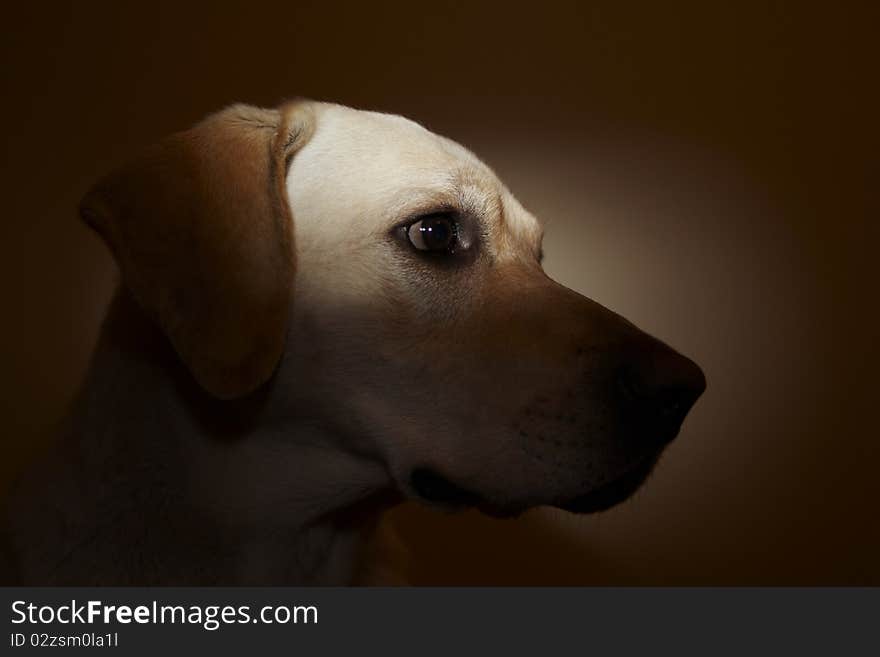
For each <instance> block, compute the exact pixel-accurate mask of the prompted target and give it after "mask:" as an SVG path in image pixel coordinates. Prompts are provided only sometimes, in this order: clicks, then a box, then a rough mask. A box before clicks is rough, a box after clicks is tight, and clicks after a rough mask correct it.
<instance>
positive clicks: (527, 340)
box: [10, 100, 705, 585]
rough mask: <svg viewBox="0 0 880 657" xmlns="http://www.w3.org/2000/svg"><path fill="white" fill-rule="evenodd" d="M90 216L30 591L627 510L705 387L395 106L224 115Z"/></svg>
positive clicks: (311, 561) (332, 577)
mask: <svg viewBox="0 0 880 657" xmlns="http://www.w3.org/2000/svg"><path fill="white" fill-rule="evenodd" d="M80 215H81V217H82V219H83V220H84V221H85V223H86V224H87V225H88V226H90V227H91V228H92V229H93V230H95V231H96V232H97V234H98V235H99V236H100V237H101V239H102V240H103V241H104V242H105V243H106V244H107V246H108V247H109V249H110V250H111V252H112V254H113V256H114V258H115V260H116V262H117V264H118V266H119V270H120V273H121V285H120V289H119V291H118V293H117V295H116V297H115V299H114V300H113V302H112V304H111V307H110V309H109V311H108V315H107V319H106V320H105V323H104V326H103V328H102V331H101V335H100V338H99V341H98V345H97V347H96V350H95V353H94V356H93V359H92V362H91V365H90V368H89V372H88V374H87V377H86V380H85V383H84V385H83V387H82V389H81V392H80V393H79V396H78V399H77V401H76V403H75V404H74V408H73V410H72V412H71V414H70V417H69V419H68V422H67V424H66V426H65V430H64V431H63V432H62V434H63V435H62V438H61V440H60V441H59V444H58V445H57V447H55V448H54V450H53V452H52V454H51V456H47V457H46V458H44V459H43V460H41V461H39V462H38V463H36V464H35V465H34V466H33V467H32V468H31V469H30V470H29V471H28V472H27V474H26V475H25V476H24V477H22V479H21V482H20V484H19V485H18V486H17V488H16V493H15V494H14V497H13V501H12V504H11V505H10V506H11V509H12V511H11V515H12V517H11V521H10V527H11V529H10V541H11V550H12V552H13V554H14V557H15V560H16V563H17V569H18V572H19V574H20V581H21V582H22V583H26V584H55V585H69V584H81V585H98V584H112V585H168V584H176V585H184V584H186V585H192V584H296V585H312V584H348V583H352V582H354V581H357V579H358V576H359V575H358V573H359V572H360V571H361V569H362V568H364V567H366V566H368V564H364V556H363V555H364V554H365V553H367V551H366V546H367V545H368V542H369V537H370V536H371V535H372V532H373V531H374V530H375V527H376V524H377V520H378V518H379V517H380V516H381V514H382V512H383V511H384V510H385V509H387V508H389V506H391V505H394V504H396V503H397V502H399V501H401V500H403V499H414V500H419V501H422V502H424V503H427V504H429V505H434V506H436V507H438V508H443V509H461V508H471V507H475V508H478V509H480V510H482V511H483V512H485V513H488V514H491V515H495V516H514V515H516V514H518V513H521V512H522V511H524V510H525V509H528V508H531V507H535V506H539V505H552V506H556V507H560V508H562V509H566V510H568V511H571V512H575V513H592V512H598V511H603V510H605V509H608V508H610V507H612V506H614V505H615V504H618V503H619V502H622V501H623V500H625V499H626V498H627V497H629V496H630V495H631V494H632V493H633V492H634V491H635V490H636V489H637V488H638V487H639V486H640V484H641V483H642V482H643V481H644V480H645V479H646V478H647V477H648V475H649V473H650V472H651V470H652V468H653V467H654V465H655V464H656V463H657V460H658V458H659V456H660V454H661V452H662V451H663V449H664V447H665V446H666V445H667V444H668V443H669V442H670V441H671V440H672V439H673V438H674V437H675V436H676V435H677V434H678V432H679V428H680V426H681V424H682V422H683V420H684V419H685V416H686V415H687V413H688V412H689V410H690V409H691V407H692V406H693V404H694V403H695V402H696V400H697V398H698V397H699V396H700V395H701V394H702V392H703V391H704V388H705V378H704V375H703V373H702V371H701V370H700V368H699V367H698V366H697V365H696V364H695V363H694V362H692V361H691V360H689V359H687V358H685V357H684V356H682V355H680V354H678V353H677V352H675V351H673V350H672V349H671V348H670V347H668V346H666V345H665V344H663V343H661V342H660V341H658V340H656V339H654V338H652V337H650V336H648V335H647V334H645V333H643V332H641V331H640V330H639V329H638V328H636V327H635V326H634V325H633V324H631V323H630V322H628V321H626V320H625V319H623V318H621V317H620V316H618V315H616V314H614V313H613V312H611V311H609V310H607V309H606V308H604V307H602V306H600V305H599V304H598V303H596V302H594V301H591V300H589V299H587V298H585V297H583V296H581V295H579V294H577V293H575V292H573V291H572V290H569V289H567V288H565V287H563V286H562V285H560V284H558V283H556V282H554V281H553V280H551V279H550V278H549V277H548V276H547V275H546V274H545V273H544V271H543V269H542V265H541V261H542V251H541V238H542V228H541V225H540V224H539V222H538V221H537V220H536V219H535V218H534V217H533V216H532V215H531V214H530V213H529V212H528V211H527V210H525V209H524V208H523V206H522V205H521V204H520V203H519V202H518V201H517V200H516V198H514V196H513V195H512V194H511V193H510V192H509V191H508V190H507V188H506V187H505V186H504V185H503V184H502V183H501V181H499V179H498V178H497V177H496V176H495V174H494V173H493V172H492V171H491V170H490V169H489V167H488V166H486V165H485V164H483V163H482V162H481V161H480V160H479V159H477V157H476V156H475V155H473V154H472V153H471V152H469V151H468V150H466V149H465V148H464V147H462V146H460V145H459V144H457V143H455V142H453V141H450V140H449V139H446V138H444V137H440V136H438V135H436V134H433V133H431V132H429V131H428V130H426V129H425V128H423V127H421V126H420V125H418V124H417V123H414V122H412V121H410V120H408V119H405V118H402V117H399V116H394V115H389V114H380V113H374V112H366V111H359V110H354V109H351V108H347V107H343V106H340V105H334V104H328V103H321V102H312V101H307V100H299V101H295V102H291V103H287V104H285V105H283V106H281V107H280V108H278V109H261V108H256V107H251V106H246V105H234V106H232V107H228V108H226V109H224V110H222V111H220V112H218V113H216V114H213V115H211V116H209V117H208V118H206V119H205V120H203V121H202V122H201V123H199V124H197V125H196V126H195V127H193V128H191V129H189V130H187V131H184V132H181V133H178V134H175V135H172V136H170V137H168V138H166V139H165V140H163V141H161V142H160V143H158V144H157V145H155V146H153V147H151V148H149V149H147V150H146V151H145V152H144V153H142V154H141V155H140V156H139V157H137V158H136V159H135V160H134V161H132V162H131V163H129V164H127V165H126V166H123V167H121V168H119V169H118V170H116V171H114V172H113V173H111V174H110V175H108V176H107V177H106V178H104V179H103V180H101V181H99V182H98V183H97V184H96V185H95V186H94V187H93V188H92V189H91V190H90V191H89V192H88V193H87V194H86V196H85V197H84V199H83V201H82V203H81V207H80Z"/></svg>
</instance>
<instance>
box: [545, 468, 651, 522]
mask: <svg viewBox="0 0 880 657" xmlns="http://www.w3.org/2000/svg"><path fill="white" fill-rule="evenodd" d="M656 464H657V458H656V457H655V458H650V459H647V460H645V461H643V462H642V463H639V464H638V465H637V466H635V467H634V468H630V469H629V470H627V471H626V472H625V473H624V474H623V475H621V476H620V477H618V478H617V479H614V480H613V481H609V482H608V483H606V484H603V485H601V486H599V487H598V488H594V489H593V490H591V491H590V492H589V493H584V494H583V495H579V496H578V497H576V498H574V499H572V500H568V501H565V502H562V503H560V504H557V505H556V506H558V507H559V508H560V509H563V510H565V511H571V512H572V513H598V512H599V511H607V510H608V509H610V508H611V507H613V506H617V505H618V504H620V503H621V502H625V501H626V500H627V499H629V498H630V497H632V495H633V493H635V492H636V491H637V490H638V489H639V488H640V487H641V485H642V484H643V483H645V480H646V479H647V478H648V476H649V475H650V474H651V471H652V470H653V469H654V466H655V465H656Z"/></svg>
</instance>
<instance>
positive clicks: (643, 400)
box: [616, 340, 706, 435]
mask: <svg viewBox="0 0 880 657" xmlns="http://www.w3.org/2000/svg"><path fill="white" fill-rule="evenodd" d="M616 382H617V388H618V391H619V396H620V399H621V401H622V402H623V403H624V404H625V405H626V406H627V407H628V408H630V409H631V412H633V413H635V416H634V419H636V420H637V421H638V422H640V423H645V424H647V425H652V426H656V427H657V428H662V429H668V430H670V431H671V432H672V433H671V434H670V435H674V432H677V429H678V427H679V426H680V425H681V423H682V421H683V420H684V418H685V417H686V416H687V414H688V412H689V411H690V409H691V407H692V406H693V405H694V403H695V402H696V401H697V399H698V398H699V397H700V395H701V394H702V393H703V391H704V390H705V388H706V379H705V377H704V376H703V372H702V370H701V369H700V368H699V367H698V366H697V365H696V363H694V362H693V361H691V360H690V359H688V358H685V357H684V356H682V355H681V354H679V353H677V352H676V351H673V350H672V349H670V348H669V347H667V346H666V345H664V344H662V343H661V342H657V341H653V340H651V341H646V342H644V343H642V344H640V345H638V346H637V347H633V348H631V350H630V352H629V355H628V358H627V360H626V362H625V363H624V364H623V366H622V367H620V369H619V370H618V372H617V381H616Z"/></svg>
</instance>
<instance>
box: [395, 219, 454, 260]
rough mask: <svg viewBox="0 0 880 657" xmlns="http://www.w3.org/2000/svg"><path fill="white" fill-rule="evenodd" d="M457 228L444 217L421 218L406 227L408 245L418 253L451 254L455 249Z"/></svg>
mask: <svg viewBox="0 0 880 657" xmlns="http://www.w3.org/2000/svg"><path fill="white" fill-rule="evenodd" d="M457 233H458V226H457V225H456V223H455V221H454V220H453V219H452V218H450V217H447V216H444V215H435V216H431V217H423V218H422V219H419V220H418V221H415V222H413V223H411V224H410V225H409V226H407V227H406V236H407V238H408V239H409V243H410V244H412V245H413V246H414V247H415V248H417V249H418V250H419V251H432V252H434V253H451V252H452V250H453V249H454V248H455V241H456V237H457Z"/></svg>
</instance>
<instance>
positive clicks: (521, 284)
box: [280, 105, 704, 513]
mask: <svg viewBox="0 0 880 657" xmlns="http://www.w3.org/2000/svg"><path fill="white" fill-rule="evenodd" d="M314 111H315V131H314V134H313V135H312V137H311V139H310V141H309V142H308V143H307V144H306V145H305V146H304V147H303V148H302V150H301V151H300V152H298V153H297V155H296V156H295V157H294V158H293V161H292V163H291V166H290V169H289V172H288V175H287V191H288V198H289V202H290V204H291V208H292V215H293V217H294V226H295V242H296V248H297V254H298V256H297V259H298V270H297V272H296V278H295V287H296V292H295V303H294V309H293V311H292V321H291V325H290V326H291V329H290V336H289V339H288V344H289V345H294V347H293V351H292V353H293V354H294V355H295V357H294V358H293V359H292V362H291V366H289V367H287V368H284V369H282V371H281V373H280V377H281V381H280V383H281V385H282V386H284V385H285V381H284V377H285V376H287V375H288V373H289V376H291V377H294V378H299V377H302V376H303V374H304V372H307V374H306V376H305V380H307V381H309V386H308V390H309V392H310V393H311V394H310V395H309V398H308V400H307V402H308V403H307V406H309V407H310V408H312V409H317V410H315V412H316V413H320V414H321V415H322V419H323V421H325V422H329V423H332V424H333V426H334V427H337V428H338V434H339V435H345V436H356V437H357V441H358V445H357V448H358V449H362V450H365V451H367V452H368V453H373V454H375V455H376V457H377V458H381V459H382V460H383V461H384V462H385V463H386V464H387V467H388V470H389V472H390V473H391V475H392V477H393V479H394V481H395V483H396V484H397V486H398V487H399V488H400V489H401V490H403V491H404V492H405V493H407V494H409V495H410V496H414V497H418V498H422V499H427V500H429V501H432V502H437V503H441V504H449V505H470V504H475V505H478V506H480V507H481V508H483V509H484V510H487V511H489V512H493V513H510V512H516V511H519V510H522V509H524V508H526V507H529V506H533V505H538V504H555V505H560V506H563V507H564V508H570V509H572V510H581V511H590V510H597V509H602V508H605V507H607V506H610V505H611V504H613V503H615V502H617V501H619V500H620V499H623V498H624V497H626V496H627V495H628V494H630V493H631V492H633V491H634V490H635V488H636V487H637V486H638V485H639V484H640V483H641V481H642V480H643V479H644V478H645V477H646V476H647V474H648V472H649V471H650V469H651V467H652V466H653V464H654V463H655V461H656V459H657V457H658V456H659V454H660V451H661V450H662V449H663V447H664V446H665V445H666V444H667V443H668V442H669V441H670V440H671V439H672V438H673V437H674V436H675V435H676V433H677V432H678V428H679V426H680V424H681V422H682V420H683V419H684V416H685V414H686V413H687V411H688V410H689V408H690V407H691V405H692V404H693V402H694V401H695V400H696V398H697V397H698V396H699V395H700V393H701V392H702V390H703V386H704V382H703V377H702V374H701V372H700V370H699V369H698V368H697V367H696V366H695V365H694V364H693V363H691V362H690V361H688V360H687V359H685V358H683V357H682V356H679V355H678V354H676V353H674V352H673V351H671V350H670V349H668V348H667V347H665V346H664V345H662V344H660V343H659V342H657V341H655V340H653V339H651V338H649V337H648V336H646V335H645V334H643V333H641V332H640V331H639V330H638V329H636V328H635V327H634V326H633V325H631V324H630V323H628V322H626V321H625V320H624V319H622V318H620V317H618V316H616V315H615V314H613V313H611V312H610V311H608V310H606V309H605V308H603V307H601V306H599V305H598V304H596V303H594V302H592V301H590V300H589V299H586V298H584V297H582V296H580V295H578V294H576V293H574V292H572V291H571V290H568V289H566V288H564V287H562V286H560V285H559V284H557V283H555V282H553V281H552V280H550V279H549V278H548V277H547V276H546V275H545V274H544V272H543V270H542V268H541V236H542V230H541V226H540V224H539V223H538V221H537V220H536V219H535V218H534V217H533V216H532V215H531V214H530V213H529V212H528V211H526V210H525V209H524V208H523V207H522V206H521V205H520V203H519V202H518V201H517V200H516V199H515V198H514V197H513V195H512V194H511V193H510V192H509V191H508V190H507V189H506V188H505V186H504V185H503V184H502V183H501V181H500V180H498V178H497V177H496V176H495V175H494V174H493V172H492V171H491V170H490V169H489V168H488V167H487V166H486V165H485V164H483V163H482V162H480V161H479V160H478V159H477V158H476V157H475V156H474V155H473V154H471V153H470V152H468V151H467V150H465V149H464V148H462V147H461V146H459V145H458V144H456V143H454V142H451V141H449V140H447V139H444V138H442V137H439V136H437V135H435V134H433V133H430V132H428V131H427V130H425V129H424V128H422V127H421V126H419V125H417V124H415V123H412V122H411V121H408V120H406V119H403V118H401V117H397V116H390V115H383V114H375V113H368V112H360V111H355V110H351V109H348V108H344V107H339V106H329V105H321V106H318V107H316V108H315V110H314ZM299 380H301V378H300V379H299ZM290 383H291V384H292V383H293V382H290ZM291 387H293V385H291Z"/></svg>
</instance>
